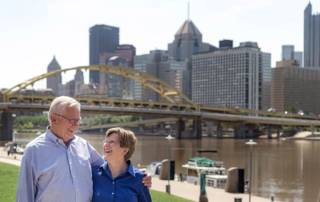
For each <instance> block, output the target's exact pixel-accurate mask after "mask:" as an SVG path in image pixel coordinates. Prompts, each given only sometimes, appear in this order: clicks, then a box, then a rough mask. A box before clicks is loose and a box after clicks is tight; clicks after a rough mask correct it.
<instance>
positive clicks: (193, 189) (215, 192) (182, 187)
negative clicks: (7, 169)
mask: <svg viewBox="0 0 320 202" xmlns="http://www.w3.org/2000/svg"><path fill="white" fill-rule="evenodd" d="M21 157H22V156H21V155H18V154H15V155H10V156H7V152H6V151H5V149H4V148H3V147H0V162H3V163H9V164H13V165H17V166H20V160H21ZM167 182H168V181H167V180H159V179H158V177H153V178H152V189H153V190H157V191H161V192H165V187H166V184H167ZM170 185H171V193H172V194H173V195H176V196H180V197H183V198H186V199H190V200H193V201H198V200H199V194H200V191H199V189H200V188H199V186H196V185H193V184H191V183H187V182H177V181H170ZM206 191H207V196H208V199H209V202H234V199H235V198H241V199H242V202H247V201H249V197H248V194H231V193H227V192H225V191H224V190H223V189H216V188H212V187H207V188H206ZM251 201H252V202H270V200H269V199H265V198H261V197H257V196H252V198H251Z"/></svg>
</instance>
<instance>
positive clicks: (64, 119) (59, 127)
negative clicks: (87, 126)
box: [51, 106, 81, 142]
mask: <svg viewBox="0 0 320 202" xmlns="http://www.w3.org/2000/svg"><path fill="white" fill-rule="evenodd" d="M80 119H81V118H80V110H79V109H78V108H77V107H75V106H68V107H66V109H65V111H64V112H61V113H52V126H51V127H52V131H53V132H54V133H55V134H56V135H57V136H59V137H60V138H62V139H63V141H64V142H67V141H69V140H70V139H71V138H73V136H74V133H75V132H76V131H77V130H78V128H79V125H80Z"/></svg>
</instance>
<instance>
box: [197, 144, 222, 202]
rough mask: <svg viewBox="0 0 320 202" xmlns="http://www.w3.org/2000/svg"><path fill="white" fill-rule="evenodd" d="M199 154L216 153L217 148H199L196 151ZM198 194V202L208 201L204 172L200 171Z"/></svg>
mask: <svg viewBox="0 0 320 202" xmlns="http://www.w3.org/2000/svg"><path fill="white" fill-rule="evenodd" d="M197 152H198V153H199V154H200V156H202V155H201V154H202V153H217V152H218V151H217V150H210V149H207V150H205V149H199V150H198V151H197ZM199 184H200V196H199V202H208V197H207V192H206V173H205V172H201V173H200V183H199Z"/></svg>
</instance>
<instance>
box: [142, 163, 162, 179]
mask: <svg viewBox="0 0 320 202" xmlns="http://www.w3.org/2000/svg"><path fill="white" fill-rule="evenodd" d="M161 166H162V163H161V162H160V161H154V162H151V163H150V164H149V165H148V166H147V168H146V172H147V173H148V174H150V175H151V176H155V175H160V169H161Z"/></svg>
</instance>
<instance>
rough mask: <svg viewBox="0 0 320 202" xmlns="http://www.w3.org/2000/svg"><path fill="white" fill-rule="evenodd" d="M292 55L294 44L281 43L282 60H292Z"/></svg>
mask: <svg viewBox="0 0 320 202" xmlns="http://www.w3.org/2000/svg"><path fill="white" fill-rule="evenodd" d="M293 57H294V45H282V60H292V59H293Z"/></svg>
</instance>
